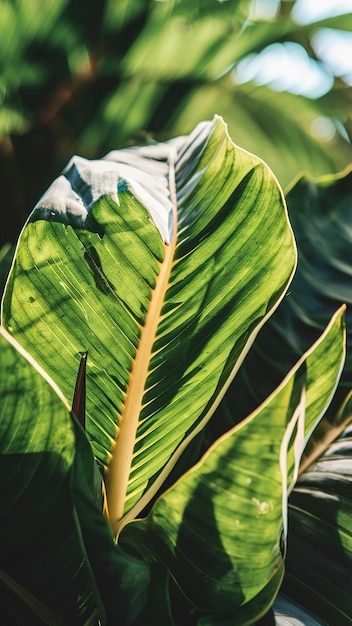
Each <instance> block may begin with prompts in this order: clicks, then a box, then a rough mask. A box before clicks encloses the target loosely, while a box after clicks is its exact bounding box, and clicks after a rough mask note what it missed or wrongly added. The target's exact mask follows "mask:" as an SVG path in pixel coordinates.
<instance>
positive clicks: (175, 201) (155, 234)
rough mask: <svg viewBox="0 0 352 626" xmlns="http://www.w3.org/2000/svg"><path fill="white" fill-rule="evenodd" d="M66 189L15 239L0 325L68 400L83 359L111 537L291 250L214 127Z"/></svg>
mask: <svg viewBox="0 0 352 626" xmlns="http://www.w3.org/2000/svg"><path fill="white" fill-rule="evenodd" d="M64 174H65V175H64V176H61V177H60V178H59V179H58V180H57V181H56V182H55V183H54V185H53V186H52V188H50V189H49V190H48V193H47V195H46V196H44V197H43V199H42V200H41V201H40V203H39V205H38V206H37V208H36V209H35V210H34V212H33V214H32V216H31V218H30V220H29V223H28V224H27V226H26V227H25V229H24V231H23V234H22V238H21V241H20V244H19V246H18V249H17V254H16V261H15V264H14V267H13V271H12V274H11V276H10V279H9V282H8V285H7V290H6V293H5V297H4V301H3V319H4V323H5V324H6V326H7V327H8V329H9V330H10V332H12V333H13V334H14V335H15V336H16V337H17V338H18V339H19V340H20V341H21V342H23V343H24V345H25V346H26V347H27V349H28V350H31V351H33V354H34V355H35V358H36V359H37V360H38V361H39V362H40V363H41V364H42V365H43V367H44V368H45V369H47V371H48V372H49V373H50V375H51V376H52V378H53V379H54V380H55V381H56V382H57V384H58V385H59V386H60V388H61V389H62V391H63V393H64V395H65V396H66V398H69V399H71V397H72V388H73V385H74V381H75V374H76V371H77V368H78V363H77V361H78V359H79V358H80V354H81V353H82V352H86V351H88V353H89V359H88V364H87V407H86V408H87V423H86V424H87V433H88V436H89V438H90V441H91V443H92V447H93V450H94V454H95V456H96V458H97V460H98V461H99V464H100V465H101V467H102V468H103V469H104V471H105V474H106V481H107V489H108V499H109V500H110V504H111V506H110V509H111V511H110V513H111V522H112V526H113V527H114V529H115V530H114V532H116V524H118V525H119V524H120V522H119V520H120V519H121V518H122V517H123V515H125V514H129V515H136V514H137V513H138V510H139V511H140V510H141V507H142V506H144V500H143V501H142V500H141V498H142V497H144V498H145V499H146V500H148V499H150V498H151V497H152V496H153V494H155V492H156V490H157V489H158V488H159V486H160V483H158V481H162V480H164V479H165V477H166V476H167V474H168V473H169V471H170V469H171V467H172V465H173V464H174V463H175V462H176V460H177V458H178V456H179V455H180V453H181V451H180V444H181V442H182V441H183V439H184V438H185V436H186V435H187V436H188V435H189V437H192V436H194V435H193V434H192V433H194V434H196V429H197V428H201V424H204V423H206V421H207V420H208V419H209V417H210V415H211V414H212V412H213V411H214V409H215V407H216V405H217V403H218V402H219V400H220V397H221V395H223V394H224V392H225V389H226V386H227V385H228V384H229V380H230V379H231V377H233V376H234V375H235V373H236V371H237V369H238V367H239V366H240V364H241V362H242V360H243V358H244V355H245V354H246V352H247V351H248V349H249V346H250V345H251V343H252V342H253V340H254V337H255V335H256V333H257V332H258V330H259V328H260V326H261V325H263V324H264V322H265V320H266V318H267V317H268V316H269V315H271V313H272V311H273V309H274V308H275V307H276V306H277V305H278V302H279V301H280V299H281V298H282V297H283V294H284V291H285V289H286V288H287V285H288V283H289V281H290V280H291V277H292V273H293V270H294V267H295V261H296V259H295V244H294V240H293V235H292V230H291V228H290V225H289V223H288V220H287V214H286V209H285V205H284V200H283V196H282V192H281V190H280V188H279V186H278V185H277V182H276V181H275V179H274V178H273V176H272V174H271V173H270V171H269V170H268V169H267V168H266V167H265V165H264V164H263V163H262V162H261V161H260V160H259V159H257V158H256V157H254V156H253V155H250V154H249V153H247V152H245V151H243V150H241V149H240V148H238V147H237V146H235V145H234V144H233V143H232V141H231V139H230V138H229V136H228V133H227V129H226V126H225V124H224V122H223V121H222V119H221V118H218V117H215V118H214V120H213V121H212V122H207V123H203V124H200V125H199V126H198V127H197V128H196V129H195V131H194V132H193V133H192V134H191V135H190V136H189V137H181V138H177V139H175V140H172V141H171V142H170V143H169V144H165V145H162V144H157V145H156V146H151V147H146V148H143V149H140V150H138V149H132V150H131V151H128V150H124V151H120V152H115V153H111V155H108V156H107V158H106V160H105V161H104V160H102V161H100V162H93V163H89V162H85V161H84V160H83V159H79V158H78V159H77V160H75V161H73V162H71V163H70V164H69V165H68V167H67V168H66V171H65V173H64ZM80 194H81V195H80ZM190 393H191V394H192V401H191V403H190V401H189V398H190V395H189V394H190ZM169 460H170V461H169ZM168 461H169V465H168V467H167V469H165V467H164V466H165V464H166V462H168ZM163 472H164V473H163ZM149 487H150V490H148V488H149ZM135 507H138V510H137V509H136V508H135ZM130 511H131V513H130Z"/></svg>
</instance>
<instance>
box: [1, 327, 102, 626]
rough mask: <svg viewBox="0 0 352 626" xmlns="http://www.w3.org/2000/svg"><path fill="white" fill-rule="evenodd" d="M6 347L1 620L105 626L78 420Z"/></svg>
mask: <svg viewBox="0 0 352 626" xmlns="http://www.w3.org/2000/svg"><path fill="white" fill-rule="evenodd" d="M5 335H6V333H5ZM0 347H1V355H0V368H1V375H0V397H1V404H0V423H1V435H0V468H1V472H0V473H1V506H0V537H1V540H0V554H1V556H0V563H1V565H0V605H1V619H2V620H6V619H8V620H9V622H8V623H26V624H27V623H28V624H35V625H37V624H49V623H50V624H57V626H61V625H62V626H63V625H64V624H73V623H75V624H82V625H83V624H84V625H85V626H88V625H90V624H91V625H92V626H93V624H96V623H97V621H98V619H101V620H102V623H104V620H105V617H104V615H105V611H104V609H103V608H102V605H101V601H100V599H99V594H98V592H97V588H96V585H95V582H94V577H93V576H92V572H91V569H90V564H89V561H88V559H87V555H86V551H85V547H84V544H83V543H82V540H81V529H80V526H79V524H78V523H77V514H76V510H75V504H74V501H73V495H72V486H71V483H72V480H73V476H72V474H73V468H74V464H75V454H76V452H75V433H74V427H73V422H72V418H71V415H70V413H69V411H68V408H67V406H65V404H64V403H63V401H62V399H61V398H59V397H58V396H57V393H56V391H55V390H54V389H52V388H51V387H50V386H49V384H48V383H47V382H46V381H45V380H44V379H43V378H42V376H41V375H40V374H39V373H38V372H37V371H36V370H35V369H34V368H33V366H32V364H30V363H29V362H28V361H27V360H25V358H24V357H23V356H22V355H21V354H20V353H19V352H18V351H17V350H16V348H15V347H14V346H13V345H11V343H9V342H8V341H7V339H6V338H5V337H4V336H3V335H1V336H0ZM87 497H88V496H87ZM87 522H88V520H87ZM111 549H113V546H112V545H111ZM12 620H14V621H12ZM16 620H17V621H16ZM4 623H5V622H4Z"/></svg>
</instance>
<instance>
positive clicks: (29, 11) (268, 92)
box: [0, 0, 351, 244]
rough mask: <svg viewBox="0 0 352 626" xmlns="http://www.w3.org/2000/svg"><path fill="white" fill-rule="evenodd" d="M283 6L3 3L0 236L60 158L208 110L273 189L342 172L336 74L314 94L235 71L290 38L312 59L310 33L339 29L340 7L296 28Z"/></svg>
mask: <svg viewBox="0 0 352 626" xmlns="http://www.w3.org/2000/svg"><path fill="white" fill-rule="evenodd" d="M294 5H295V2H288V1H287V0H286V1H283V2H279V3H278V12H277V15H276V16H275V17H273V18H271V19H270V20H263V19H260V18H258V17H256V16H255V15H254V16H253V10H252V6H253V2H250V0H241V2H240V1H239V0H227V1H226V2H220V1H218V0H207V1H204V0H192V3H190V2H186V1H185V0H168V1H167V2H158V1H156V0H119V1H118V2H117V1H116V0H100V1H99V2H94V0H87V1H86V2H82V1H81V0H70V1H68V0H55V1H54V0H50V1H47V2H46V4H45V15H44V16H43V11H42V4H41V3H40V2H39V1H38V0H13V1H11V0H1V9H0V28H1V33H2V37H1V41H0V59H1V65H0V103H1V109H0V163H1V167H0V176H1V179H0V184H1V188H2V202H3V206H4V207H5V209H6V210H5V211H4V215H3V217H2V219H3V220H4V225H3V226H2V229H1V238H2V239H1V243H8V242H10V243H12V244H14V243H15V242H16V240H17V236H18V232H19V230H20V228H21V227H22V224H23V222H24V221H25V219H26V218H27V215H28V209H29V207H32V206H33V205H34V203H35V202H36V200H37V198H38V197H40V195H41V194H42V193H43V191H44V190H45V189H46V187H47V186H48V185H49V183H50V181H51V180H52V179H53V178H54V177H56V175H57V172H58V171H60V170H61V169H62V168H63V166H64V164H65V163H66V162H67V160H68V159H69V158H70V157H71V155H72V154H81V155H83V156H85V157H87V158H100V157H101V156H102V154H104V153H105V152H107V151H109V150H112V149H116V148H121V147H123V146H126V145H131V144H134V143H138V144H139V143H141V142H142V141H143V140H145V139H146V140H148V139H150V138H156V139H159V140H160V139H161V140H164V139H165V138H167V137H170V136H175V135H178V134H184V133H188V132H190V131H191V130H192V128H193V127H194V126H195V125H196V124H197V123H199V122H200V121H201V120H203V119H211V118H212V117H213V115H214V114H215V113H219V114H221V115H222V116H223V117H224V118H225V119H226V120H227V122H228V124H229V128H230V132H231V136H232V137H233V138H234V139H235V141H236V143H238V144H239V145H241V146H242V147H244V148H245V149H247V150H249V151H251V152H253V153H254V154H257V155H259V156H260V157H261V158H263V159H264V160H265V161H266V162H267V163H268V164H269V165H270V166H271V168H272V169H273V171H274V172H275V174H276V176H277V177H278V178H279V180H280V182H281V184H282V185H286V184H288V183H289V182H291V180H292V179H293V178H294V177H295V176H296V175H297V174H298V173H299V172H300V171H302V170H306V171H308V172H309V173H310V174H311V175H315V176H316V175H321V174H323V173H330V172H336V171H339V170H340V169H342V168H343V167H344V166H345V165H346V164H347V163H348V162H349V161H350V159H351V156H350V155H351V148H350V143H349V139H350V138H351V106H350V103H351V88H350V87H348V86H347V85H346V84H345V83H344V81H343V79H342V78H340V77H336V76H335V77H333V78H334V80H333V81H332V82H333V84H332V87H331V89H330V91H329V92H328V93H327V94H325V95H324V96H322V97H321V98H319V99H318V100H313V99H311V98H307V97H304V96H299V95H294V94H292V93H289V92H278V91H274V90H273V89H272V88H271V86H270V85H269V86H267V85H262V86H260V87H259V86H258V85H256V84H254V83H253V82H248V83H245V84H242V83H240V82H239V81H238V78H236V76H237V75H236V71H235V70H236V68H237V67H238V64H239V63H240V62H241V61H242V60H243V59H246V58H248V56H250V55H256V54H258V53H260V52H261V51H262V50H264V49H266V48H267V47H268V46H269V45H271V44H273V43H278V42H280V43H285V42H295V43H296V44H297V45H299V46H301V50H302V53H306V54H307V55H308V56H309V58H310V59H311V60H312V62H314V63H315V62H317V64H318V65H319V64H320V65H321V66H322V67H324V63H323V61H322V59H321V58H320V57H319V54H318V53H317V52H316V51H315V50H314V47H313V46H312V37H313V35H314V34H315V33H316V32H319V31H320V30H321V29H323V28H330V29H336V30H341V31H349V30H351V14H349V15H344V16H340V17H335V18H329V19H325V20H320V21H318V22H316V23H312V24H308V25H301V24H298V23H296V22H295V21H294V20H293V18H292V11H293V9H294ZM326 69H327V71H329V68H326ZM321 118H323V119H326V118H328V120H330V122H331V124H332V128H333V129H335V130H336V132H335V134H334V133H332V134H334V136H333V137H331V138H330V139H329V138H326V137H319V136H318V137H316V136H314V135H313V134H312V125H313V126H314V123H315V122H316V120H317V119H318V120H319V119H321ZM348 138H349V139H348ZM34 155H35V158H34Z"/></svg>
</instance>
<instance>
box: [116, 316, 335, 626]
mask: <svg viewBox="0 0 352 626" xmlns="http://www.w3.org/2000/svg"><path fill="white" fill-rule="evenodd" d="M343 310H344V309H343V308H342V310H340V311H338V312H337V314H336V315H335V316H334V317H333V319H332V321H331V323H330V324H329V326H328V328H327V329H326V331H325V332H324V333H323V335H322V336H321V338H320V339H319V340H318V341H317V342H316V343H315V344H314V345H313V346H312V348H311V349H310V350H309V351H308V352H307V353H306V354H305V355H303V357H302V358H301V359H300V360H299V362H298V363H297V364H296V366H295V367H294V368H293V370H291V372H290V373H289V375H288V376H287V377H286V379H285V380H284V381H283V382H282V384H281V385H280V386H279V388H278V389H277V390H276V391H275V393H273V394H272V395H271V397H270V398H269V399H268V400H267V401H266V402H265V403H264V404H263V405H262V406H261V407H260V408H259V409H258V410H257V411H256V412H255V413H253V414H252V415H251V416H249V417H248V418H247V419H246V420H244V421H243V422H242V423H241V424H240V425H239V426H237V427H235V428H234V429H232V430H231V431H229V432H228V433H226V434H225V435H224V436H223V437H221V438H220V439H219V440H218V441H216V442H215V444H214V445H213V446H212V447H211V448H210V449H209V451H208V452H207V453H206V454H205V455H204V457H203V458H202V459H201V460H200V461H199V463H198V464H197V465H196V466H195V467H194V468H192V469H191V470H190V471H189V472H188V473H187V474H186V475H184V476H183V477H182V478H180V480H179V481H178V482H176V483H175V485H174V486H172V487H171V488H170V489H169V490H168V491H167V492H165V493H164V494H163V495H161V496H160V498H159V499H158V500H157V502H156V504H155V505H154V507H153V509H152V511H151V512H150V514H149V515H148V516H147V517H146V518H145V519H142V520H135V521H132V522H130V523H129V524H127V525H126V526H125V527H124V528H123V530H122V532H121V535H120V542H121V545H122V547H124V548H125V549H127V550H132V551H133V552H136V553H137V554H140V555H141V556H142V557H143V558H145V559H146V560H153V559H157V560H159V561H161V562H163V563H164V564H165V565H166V566H167V567H168V568H169V570H170V572H171V574H172V576H173V577H174V578H175V580H176V582H177V584H178V585H179V586H180V587H181V589H182V590H183V592H184V593H185V594H186V595H187V596H188V598H190V600H191V602H192V603H194V604H195V606H197V607H199V608H200V609H202V610H203V611H207V612H211V613H215V614H220V615H221V614H226V613H227V614H228V615H229V613H231V615H232V617H231V620H229V616H227V618H226V616H224V617H222V618H219V621H218V618H217V617H216V618H210V617H209V618H207V619H205V620H204V621H201V622H200V623H201V624H204V625H206V624H214V625H215V624H219V625H221V624H223V625H224V626H227V625H228V624H230V623H231V624H234V625H236V626H237V625H240V624H250V623H253V622H254V620H255V618H256V617H258V616H259V615H261V614H263V613H264V612H265V611H266V610H268V607H269V606H270V605H271V604H272V602H273V600H274V597H275V595H276V593H277V591H278V587H279V585H280V581H281V573H280V575H278V579H275V584H274V585H272V586H271V588H270V587H269V591H270V593H267V590H268V586H269V584H270V581H271V580H272V579H274V577H276V573H277V572H278V570H280V568H281V565H282V561H283V558H284V554H285V542H286V537H287V497H288V493H289V492H290V491H291V490H292V488H293V485H294V483H295V481H296V479H297V474H298V468H299V463H300V458H301V455H302V453H303V450H304V447H305V441H306V439H307V437H308V436H309V434H310V431H311V430H312V428H313V427H314V426H315V424H316V423H317V422H318V421H319V419H320V418H321V415H322V414H323V413H324V411H325V408H326V406H327V405H328V404H329V402H330V401H331V397H332V395H333V393H334V391H335V388H336V384H337V381H338V379H339V376H340V374H341V370H342V365H343V361H344V339H345V333H344V323H343ZM282 532H283V536H282ZM265 589H266V591H264V590H265ZM261 592H262V593H261ZM258 594H259V595H258ZM263 600H264V602H263Z"/></svg>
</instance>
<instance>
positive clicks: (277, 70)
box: [235, 0, 352, 98]
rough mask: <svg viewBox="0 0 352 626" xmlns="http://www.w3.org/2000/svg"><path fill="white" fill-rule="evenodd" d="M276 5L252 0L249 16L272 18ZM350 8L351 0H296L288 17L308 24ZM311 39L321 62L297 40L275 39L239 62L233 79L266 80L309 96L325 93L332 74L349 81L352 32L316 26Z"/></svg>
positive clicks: (271, 0) (351, 78) (351, 79)
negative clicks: (258, 52)
mask: <svg viewBox="0 0 352 626" xmlns="http://www.w3.org/2000/svg"><path fill="white" fill-rule="evenodd" d="M278 7H279V2H278V1H277V0H261V1H260V2H259V1H258V0H253V2H252V5H251V18H252V19H269V20H270V19H274V18H275V15H276V13H277V10H278ZM351 11H352V0H340V1H335V0H320V1H319V2H317V0H297V2H296V3H295V5H294V7H293V10H292V17H293V19H294V20H295V21H296V22H297V23H299V24H308V23H310V22H314V21H316V20H319V19H324V18H326V17H330V16H333V15H339V14H343V13H349V12H351ZM311 43H312V46H313V49H314V50H315V52H316V53H317V55H318V57H319V58H320V59H321V61H322V63H317V62H316V61H314V60H313V59H311V58H309V56H308V54H307V52H306V51H305V50H304V49H303V48H302V46H300V45H299V44H297V43H294V42H285V43H283V44H278V43H275V44H273V45H271V46H268V47H267V48H266V49H264V50H263V51H262V52H261V53H260V54H258V55H254V54H253V55H250V56H248V57H247V58H245V59H244V60H243V61H242V62H241V63H239V65H238V66H237V68H236V74H235V79H236V82H239V83H245V82H247V81H249V80H254V81H255V82H256V83H257V84H270V86H271V87H272V88H273V89H277V90H278V91H290V92H292V93H296V94H301V95H304V96H306V97H309V98H319V97H320V96H322V95H324V94H325V93H327V92H328V91H329V90H330V89H331V87H332V85H333V80H334V75H335V76H340V77H342V78H343V79H344V80H345V81H346V82H347V83H348V84H351V85H352V64H351V59H352V33H349V32H341V31H336V30H332V29H320V30H317V32H316V33H315V35H314V37H313V38H312V41H311Z"/></svg>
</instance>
